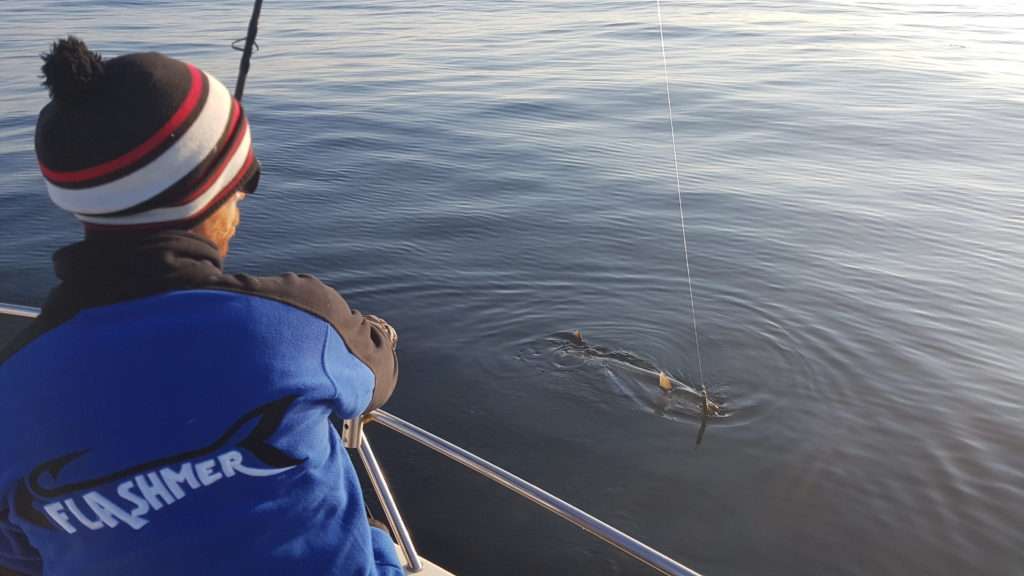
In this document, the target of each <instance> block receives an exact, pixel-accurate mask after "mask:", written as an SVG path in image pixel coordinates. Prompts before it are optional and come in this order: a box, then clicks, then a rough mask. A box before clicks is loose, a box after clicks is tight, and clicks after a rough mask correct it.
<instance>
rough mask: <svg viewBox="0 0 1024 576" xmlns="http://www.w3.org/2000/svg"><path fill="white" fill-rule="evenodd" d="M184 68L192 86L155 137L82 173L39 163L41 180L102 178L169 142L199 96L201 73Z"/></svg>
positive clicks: (193, 107)
mask: <svg viewBox="0 0 1024 576" xmlns="http://www.w3.org/2000/svg"><path fill="white" fill-rule="evenodd" d="M187 66H188V69H189V72H190V73H191V82H192V83H191V85H190V86H189V90H188V94H187V95H186V96H185V100H184V101H183V102H182V103H181V106H179V107H178V110H177V111H176V112H175V113H174V115H173V116H171V119H170V120H168V121H167V123H166V124H164V125H163V126H162V127H161V128H160V129H159V130H157V131H156V133H155V134H153V135H152V136H150V137H149V138H147V139H146V141H145V142H143V143H142V144H139V145H138V146H136V147H135V148H133V149H132V150H129V151H128V152H126V153H124V154H122V155H121V156H119V157H117V158H114V159H113V160H110V161H109V162H104V163H103V164H100V165H98V166H92V167H90V168H85V169H82V170H73V171H70V172H61V171H58V170H51V169H49V168H47V167H46V166H43V163H42V162H40V163H39V169H40V170H42V172H43V176H45V177H46V179H47V180H49V181H50V182H53V183H54V184H70V183H75V182H83V181H86V180H93V179H96V178H102V177H104V176H106V175H108V174H110V173H112V172H116V171H118V170H122V169H124V168H126V167H128V166H130V165H131V164H133V163H134V162H137V161H138V160H139V159H141V158H143V157H145V156H146V155H147V154H149V153H150V152H152V151H153V150H154V149H156V148H157V147H159V146H160V145H162V144H163V143H164V142H166V141H167V139H168V138H170V137H171V135H172V134H174V132H175V131H176V130H177V129H178V128H180V127H181V125H182V124H183V123H184V122H185V120H187V119H188V117H189V116H190V115H191V114H192V112H193V110H195V107H196V104H198V103H199V100H200V98H201V96H202V94H203V76H202V74H203V72H202V71H201V70H199V69H198V68H196V67H195V66H193V65H191V64H187Z"/></svg>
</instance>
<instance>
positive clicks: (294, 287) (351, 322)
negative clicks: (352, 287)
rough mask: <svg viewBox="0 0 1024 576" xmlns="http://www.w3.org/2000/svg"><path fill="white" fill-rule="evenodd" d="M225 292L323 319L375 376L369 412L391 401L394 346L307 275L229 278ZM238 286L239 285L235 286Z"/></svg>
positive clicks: (335, 294)
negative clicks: (262, 299)
mask: <svg viewBox="0 0 1024 576" xmlns="http://www.w3.org/2000/svg"><path fill="white" fill-rule="evenodd" d="M227 278H230V279H231V280H230V281H229V282H230V284H229V285H225V286H224V288H225V289H229V290H233V291H240V292H245V293H249V294H253V295H257V296H263V297H265V298H272V299H274V300H279V301H281V302H285V303H287V304H291V305H292V306H295V307H297V308H301V309H303V310H306V311H307V312H310V313H312V314H315V315H316V316H319V317H320V318H323V319H324V320H326V321H327V322H328V323H330V324H331V326H332V327H333V328H334V330H335V331H337V332H338V335H339V336H341V339H342V341H343V342H345V346H347V347H348V349H349V352H351V353H352V354H353V355H354V356H355V357H356V358H358V359H359V360H360V361H362V363H363V364H366V366H367V367H368V368H369V369H370V370H371V371H372V372H373V377H374V385H373V397H372V399H371V400H370V406H369V407H368V408H367V411H370V410H373V409H375V408H380V407H381V406H383V405H384V403H385V402H387V401H388V398H391V393H392V392H394V391H395V385H396V384H397V383H398V355H397V353H396V352H395V343H394V342H392V341H391V339H390V338H388V336H387V335H386V334H385V333H384V331H382V330H381V329H380V328H378V327H377V326H376V325H374V324H373V323H372V322H369V321H367V320H366V319H365V318H364V317H363V315H362V314H360V313H359V311H358V310H352V309H351V308H349V306H348V303H347V302H345V299H344V298H342V297H341V295H340V294H338V292H337V291H336V290H334V289H333V288H331V287H330V286H327V285H326V284H324V283H323V282H321V281H320V280H318V279H317V278H315V277H313V276H309V275H307V274H284V275H281V276H274V277H265V278H257V277H253V276H246V275H234V276H228V277H227ZM236 283H237V284H236Z"/></svg>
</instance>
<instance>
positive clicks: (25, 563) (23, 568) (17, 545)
mask: <svg viewBox="0 0 1024 576" xmlns="http://www.w3.org/2000/svg"><path fill="white" fill-rule="evenodd" d="M8 512H9V510H8V509H7V508H6V504H3V503H0V576H27V575H29V574H42V571H43V566H42V559H41V558H40V557H39V552H38V551H37V550H36V549H35V548H33V547H32V545H31V544H30V543H29V541H28V539H27V538H26V537H25V534H24V533H23V532H22V531H21V530H19V529H18V528H17V527H16V526H14V524H12V523H11V522H10V520H9V515H8Z"/></svg>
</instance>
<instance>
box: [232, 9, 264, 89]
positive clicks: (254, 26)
mask: <svg viewBox="0 0 1024 576" xmlns="http://www.w3.org/2000/svg"><path fill="white" fill-rule="evenodd" d="M262 10H263V0H256V1H255V3H253V6H252V16H250V17H249V31H248V32H247V33H246V35H245V38H244V40H245V46H244V47H242V48H239V47H238V43H239V42H241V41H242V40H243V39H242V38H239V39H238V40H235V41H234V42H233V43H232V44H231V47H232V48H234V49H235V50H238V51H240V52H241V53H242V61H241V62H239V63H238V80H237V81H236V82H235V100H238V101H239V102H241V101H242V93H243V92H245V78H246V77H247V76H248V75H249V61H250V60H252V49H253V47H254V46H255V48H256V49H257V50H259V48H260V47H259V45H258V44H256V33H257V32H259V23H260V12H261V11H262Z"/></svg>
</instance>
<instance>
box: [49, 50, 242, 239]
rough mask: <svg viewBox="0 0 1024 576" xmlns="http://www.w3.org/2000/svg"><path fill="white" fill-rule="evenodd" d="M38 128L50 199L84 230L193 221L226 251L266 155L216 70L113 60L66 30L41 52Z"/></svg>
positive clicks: (150, 58)
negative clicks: (42, 98)
mask: <svg viewBox="0 0 1024 576" xmlns="http://www.w3.org/2000/svg"><path fill="white" fill-rule="evenodd" d="M43 60H44V64H43V75H44V78H45V80H44V84H45V85H46V86H47V87H48V88H49V89H50V96H51V101H50V103H48V104H47V105H46V106H45V107H44V108H43V110H42V111H41V112H40V114H39V121H38V123H37V125H36V156H37V158H38V160H39V166H40V169H41V170H42V172H43V176H44V177H45V178H46V183H47V189H48V191H49V193H50V198H51V200H53V202H54V203H55V204H57V206H59V207H60V208H63V209H64V210H67V211H69V212H71V213H73V214H74V215H75V217H76V218H78V219H79V220H80V221H82V223H83V224H84V225H85V229H86V234H87V235H92V234H108V233H110V234H116V233H119V232H133V233H138V232H140V231H141V232H145V231H156V230H164V229H185V230H188V229H191V230H193V231H195V232H198V233H200V234H202V235H204V236H206V237H208V238H209V239H210V240H212V241H214V243H216V244H217V245H218V247H219V248H220V250H221V253H222V254H224V253H226V251H227V245H228V241H229V240H230V238H231V236H232V235H233V234H234V229H235V227H236V226H237V224H238V207H237V202H238V200H239V199H240V198H241V197H242V196H244V194H238V191H242V192H244V193H248V192H252V190H253V189H254V188H255V184H256V182H257V181H258V179H259V163H258V162H257V161H256V159H255V155H254V153H253V149H252V139H251V135H250V132H249V124H248V121H247V120H246V118H245V114H244V112H243V111H242V108H241V105H240V104H239V103H238V101H236V100H235V99H234V98H232V96H231V94H230V93H229V92H228V90H227V88H225V87H224V85H223V84H221V83H220V82H219V81H218V80H217V79H216V78H214V77H213V76H210V75H209V74H206V73H205V72H203V71H202V70H200V69H199V68H196V67H195V66H192V65H190V64H186V63H185V62H181V61H178V60H174V59H172V58H168V57H167V56H164V55H162V54H158V53H153V52H150V53H139V54H126V55H124V56H119V57H117V58H113V59H110V60H104V59H103V58H101V57H100V56H99V55H98V54H96V53H94V52H92V51H90V50H89V49H88V48H87V47H86V45H85V44H84V43H83V42H82V41H80V40H78V39H76V38H74V37H68V38H67V39H65V40H60V41H58V42H56V43H55V44H54V45H53V49H52V50H51V51H50V52H49V53H48V54H45V55H44V56H43Z"/></svg>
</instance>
